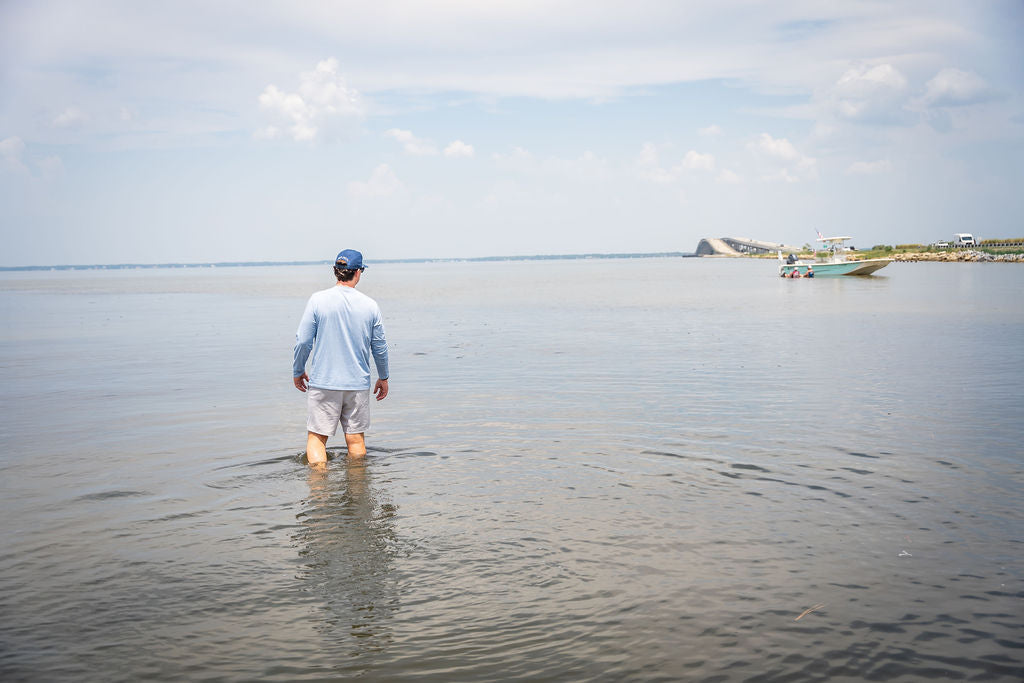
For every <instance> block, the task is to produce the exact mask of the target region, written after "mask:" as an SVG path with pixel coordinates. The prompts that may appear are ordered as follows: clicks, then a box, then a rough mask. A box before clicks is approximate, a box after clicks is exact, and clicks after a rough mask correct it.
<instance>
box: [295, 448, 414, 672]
mask: <svg viewBox="0 0 1024 683" xmlns="http://www.w3.org/2000/svg"><path fill="white" fill-rule="evenodd" d="M343 459H344V461H345V462H344V465H345V468H344V470H343V472H344V476H336V475H337V474H338V472H337V471H332V472H328V470H327V468H313V469H311V470H310V471H309V475H308V476H309V498H308V500H307V501H305V505H304V506H303V510H302V512H300V513H299V514H298V515H297V516H296V519H297V520H298V521H299V525H298V527H297V530H296V533H295V535H294V536H293V540H294V541H295V542H296V543H297V544H298V546H299V555H300V557H301V558H302V565H303V567H302V569H301V570H300V572H299V574H298V578H299V579H301V580H302V582H303V585H304V587H305V589H306V590H307V591H308V592H309V593H310V594H311V595H314V596H317V597H318V601H322V602H321V603H320V604H321V605H322V607H323V614H322V616H323V619H322V620H320V622H319V624H318V625H317V628H318V629H321V630H322V631H323V632H324V634H325V635H327V636H329V637H330V639H331V642H332V643H334V646H336V647H343V648H354V649H352V650H351V651H349V653H348V654H349V655H352V656H354V655H358V654H361V653H367V652H372V651H377V650H380V649H381V648H383V647H385V646H386V645H387V644H388V643H389V642H390V640H391V629H390V627H389V621H390V619H391V617H392V616H393V615H394V612H395V609H396V607H397V604H398V593H397V590H396V585H395V577H394V575H393V571H392V570H393V560H394V557H395V554H396V552H397V538H396V534H395V529H394V516H395V512H396V510H395V506H394V505H392V504H391V503H390V502H389V500H388V498H387V495H386V491H383V490H379V489H377V488H376V487H374V486H373V485H372V479H371V473H370V471H369V468H368V467H367V462H368V461H367V459H366V458H361V457H360V458H356V457H351V456H350V457H347V458H343ZM345 635H348V636H351V639H339V638H338V637H339V636H345ZM350 661H351V663H352V664H353V665H358V666H363V667H365V662H364V663H362V664H359V663H358V662H356V661H355V660H350ZM342 673H346V672H344V671H342ZM343 677H344V676H343Z"/></svg>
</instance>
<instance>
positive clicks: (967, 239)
mask: <svg viewBox="0 0 1024 683" xmlns="http://www.w3.org/2000/svg"><path fill="white" fill-rule="evenodd" d="M953 246H955V247H976V246H978V243H977V242H975V241H974V235H972V234H970V233H968V232H958V233H957V234H955V235H953Z"/></svg>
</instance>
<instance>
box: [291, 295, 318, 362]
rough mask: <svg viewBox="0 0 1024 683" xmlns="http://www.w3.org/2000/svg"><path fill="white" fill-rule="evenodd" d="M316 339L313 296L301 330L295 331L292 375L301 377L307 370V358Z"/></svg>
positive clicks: (303, 315) (308, 304) (304, 315)
mask: <svg viewBox="0 0 1024 683" xmlns="http://www.w3.org/2000/svg"><path fill="white" fill-rule="evenodd" d="M314 339H316V316H315V315H314V314H313V297H310V298H309V301H307V302H306V310H305V311H303V313H302V320H300V321H299V330H298V331H297V332H296V333H295V353H294V358H293V359H292V377H301V376H302V373H304V372H305V371H306V359H307V358H309V352H310V351H312V350H313V340H314Z"/></svg>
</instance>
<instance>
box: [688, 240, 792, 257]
mask: <svg viewBox="0 0 1024 683" xmlns="http://www.w3.org/2000/svg"><path fill="white" fill-rule="evenodd" d="M779 251H783V252H791V251H792V252H796V251H800V247H795V246H793V245H792V244H782V243H781V242H764V241H762V240H755V239H751V238H749V237H705V238H704V239H702V240H701V241H700V242H698V243H697V251H696V252H695V253H696V254H697V256H744V255H746V254H774V253H776V252H779Z"/></svg>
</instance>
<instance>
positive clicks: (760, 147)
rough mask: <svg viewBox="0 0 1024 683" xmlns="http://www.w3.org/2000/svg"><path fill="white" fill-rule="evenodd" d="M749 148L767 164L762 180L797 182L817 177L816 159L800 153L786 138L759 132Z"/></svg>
mask: <svg viewBox="0 0 1024 683" xmlns="http://www.w3.org/2000/svg"><path fill="white" fill-rule="evenodd" d="M750 148H751V149H752V150H754V151H755V152H757V154H758V155H759V156H760V157H761V158H762V159H763V160H764V161H765V162H766V163H767V164H768V165H769V168H768V170H767V171H766V172H764V173H762V175H761V179H762V180H769V181H778V180H781V181H784V182H787V183H795V182H799V181H800V180H801V179H805V180H810V179H813V178H816V177H817V163H818V162H817V160H816V159H814V158H813V157H809V156H806V155H804V154H802V153H801V152H800V151H799V150H797V148H796V147H795V146H794V145H793V143H791V142H790V141H789V140H787V139H786V138H773V137H772V136H771V135H769V134H768V133H761V135H760V137H759V138H758V139H757V141H756V142H753V143H751V144H750Z"/></svg>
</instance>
